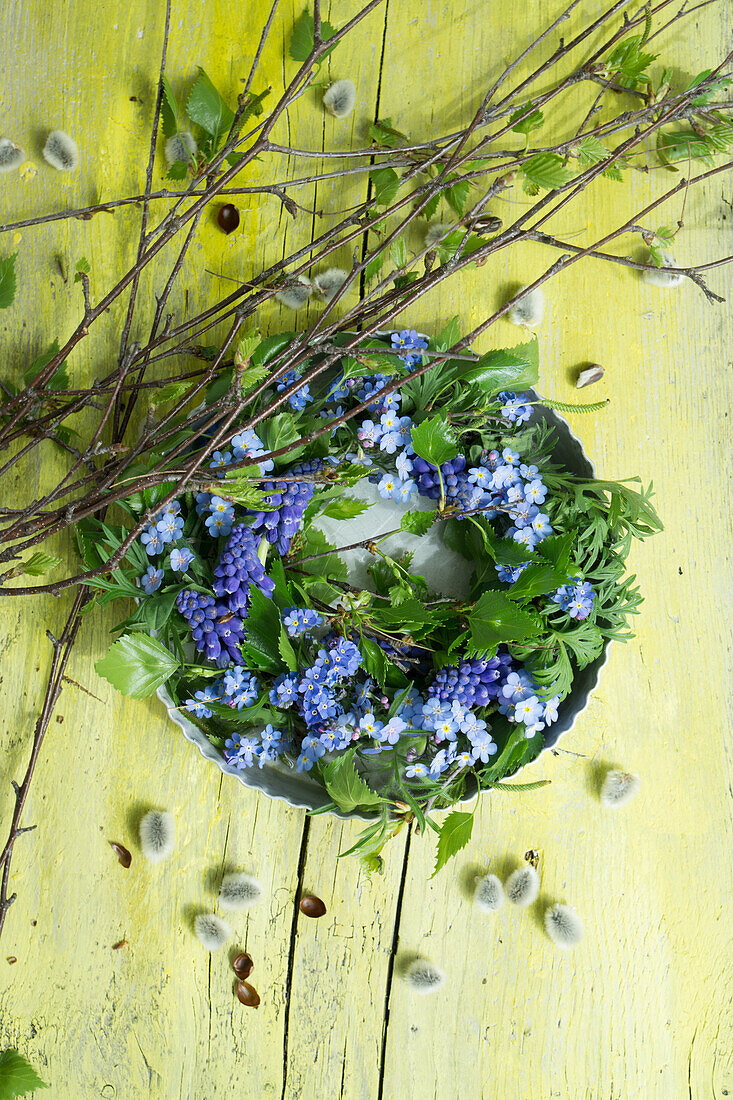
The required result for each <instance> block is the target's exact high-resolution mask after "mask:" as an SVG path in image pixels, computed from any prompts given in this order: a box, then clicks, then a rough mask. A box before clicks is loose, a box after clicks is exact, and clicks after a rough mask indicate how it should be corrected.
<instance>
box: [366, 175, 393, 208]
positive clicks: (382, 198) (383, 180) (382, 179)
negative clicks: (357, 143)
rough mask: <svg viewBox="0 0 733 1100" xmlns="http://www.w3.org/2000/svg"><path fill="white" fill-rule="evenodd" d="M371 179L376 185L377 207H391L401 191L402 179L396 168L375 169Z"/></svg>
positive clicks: (370, 176)
mask: <svg viewBox="0 0 733 1100" xmlns="http://www.w3.org/2000/svg"><path fill="white" fill-rule="evenodd" d="M369 178H370V179H371V181H372V183H373V184H374V201H375V202H376V204H377V206H389V204H390V203H391V202H392V201H393V199H394V197H395V195H396V194H397V192H398V191H399V189H400V182H401V181H400V177H399V176H398V175H397V173H396V172H395V170H394V168H373V169H372V171H371V172H370V173H369Z"/></svg>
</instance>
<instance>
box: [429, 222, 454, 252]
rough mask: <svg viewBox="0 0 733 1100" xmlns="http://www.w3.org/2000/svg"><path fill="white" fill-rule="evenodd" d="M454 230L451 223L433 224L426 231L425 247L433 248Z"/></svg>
mask: <svg viewBox="0 0 733 1100" xmlns="http://www.w3.org/2000/svg"><path fill="white" fill-rule="evenodd" d="M453 228H454V226H452V225H451V224H450V223H449V222H431V223H430V225H429V226H428V228H427V230H426V231H425V247H426V248H433V247H434V245H436V244H437V243H438V241H439V240H440V238H441V237H444V236H445V235H446V233H448V232H450V230H451V229H453Z"/></svg>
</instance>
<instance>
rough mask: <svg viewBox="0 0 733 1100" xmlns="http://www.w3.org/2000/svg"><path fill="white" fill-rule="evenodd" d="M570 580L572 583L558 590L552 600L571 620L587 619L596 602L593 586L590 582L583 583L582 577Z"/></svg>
mask: <svg viewBox="0 0 733 1100" xmlns="http://www.w3.org/2000/svg"><path fill="white" fill-rule="evenodd" d="M569 580H570V581H571V583H570V584H563V585H562V586H561V587H560V588H558V590H557V592H555V594H554V595H553V597H552V599H553V601H554V602H555V603H556V604H559V605H560V608H561V609H562V610H563V611H565V612H567V614H568V615H569V616H570V618H571V619H587V618H588V616H589V615H590V613H591V611H592V610H593V602H594V600H595V593H594V591H593V586H592V585H591V584H590V583H589V582H588V581H581V579H580V577H570V578H569Z"/></svg>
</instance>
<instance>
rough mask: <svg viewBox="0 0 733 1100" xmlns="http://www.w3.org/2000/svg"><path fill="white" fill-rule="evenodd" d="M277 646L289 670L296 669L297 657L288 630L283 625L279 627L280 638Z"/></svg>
mask: <svg viewBox="0 0 733 1100" xmlns="http://www.w3.org/2000/svg"><path fill="white" fill-rule="evenodd" d="M278 648H279V650H280V656H281V657H282V659H283V661H284V662H285V665H286V667H287V669H288V671H289V672H297V671H298V658H297V657H296V656H295V650H294V649H293V647H292V645H291V644H290V638H289V637H288V632H287V630H286V629H285V627H284V626H282V627H280V639H279V641H278Z"/></svg>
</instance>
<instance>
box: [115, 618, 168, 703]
mask: <svg viewBox="0 0 733 1100" xmlns="http://www.w3.org/2000/svg"><path fill="white" fill-rule="evenodd" d="M94 667H95V669H96V671H97V673H98V675H99V676H103V677H104V679H105V680H109V682H110V684H112V687H114V688H116V689H117V690H118V691H120V692H122V694H123V695H131V696H132V698H133V699H144V698H145V697H146V696H148V695H152V694H153V692H154V691H155V690H156V688H159V687H160V685H161V684H164V683H165V681H166V680H167V679H168V677H169V676H172V675H173V673H174V672H176V671H177V670H178V669H179V668H180V667H181V665H180V663H179V661H178V660H177V659H176V658H175V657H174V656H173V654H172V653H171V652H170V650H169V649H166V647H165V646H164V645H161V644H160V642H158V641H156V640H155V638H149V637H148V635H147V634H123V635H122V637H121V638H120V639H119V641H116V642H113V644H112V645H111V646H110V648H109V650H108V651H107V653H106V655H105V656H104V657H103V658H102V660H101V661H97V663H96V665H95V666H94Z"/></svg>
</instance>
